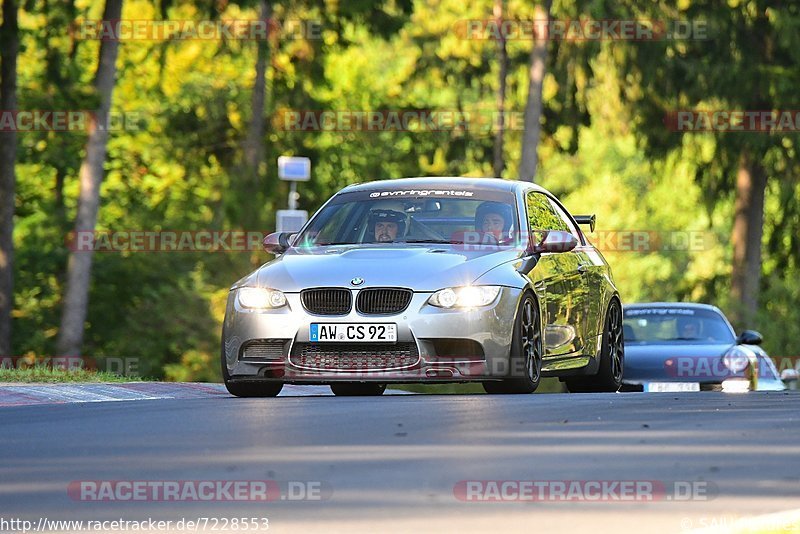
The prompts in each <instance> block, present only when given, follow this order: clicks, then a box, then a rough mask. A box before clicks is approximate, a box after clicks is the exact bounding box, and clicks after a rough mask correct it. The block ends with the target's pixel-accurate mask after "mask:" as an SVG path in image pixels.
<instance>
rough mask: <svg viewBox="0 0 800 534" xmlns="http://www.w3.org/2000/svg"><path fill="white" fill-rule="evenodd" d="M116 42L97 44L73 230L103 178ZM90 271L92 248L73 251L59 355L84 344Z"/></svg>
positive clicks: (117, 4)
mask: <svg viewBox="0 0 800 534" xmlns="http://www.w3.org/2000/svg"><path fill="white" fill-rule="evenodd" d="M121 14H122V0H106V6H105V11H104V13H103V20H119V19H120V17H121ZM118 49H119V42H118V41H116V40H113V39H110V40H104V41H102V42H101V44H100V60H99V64H98V66H97V73H96V74H95V79H94V85H95V90H96V91H97V94H98V96H99V97H100V107H99V108H98V109H97V112H96V115H95V117H94V118H93V119H92V120H90V125H89V139H88V141H87V143H86V156H85V157H84V160H83V163H82V164H81V169H80V196H79V198H78V214H77V215H76V217H75V233H76V235H79V233H80V232H93V231H94V228H95V224H96V223H97V212H98V210H99V207H100V184H101V183H102V181H103V175H104V169H103V164H104V163H105V159H106V148H107V147H106V145H107V143H108V129H107V125H108V115H109V110H110V109H111V96H112V93H113V91H114V79H115V77H116V63H117V51H118ZM91 272H92V252H91V251H86V252H82V251H75V252H72V253H71V254H70V257H69V262H68V264H67V284H66V290H65V296H64V303H63V308H62V311H61V328H60V329H59V331H58V341H57V350H58V354H59V355H62V356H77V355H79V354H80V352H81V347H82V346H83V333H84V322H85V321H86V311H87V308H88V305H89V283H90V280H91Z"/></svg>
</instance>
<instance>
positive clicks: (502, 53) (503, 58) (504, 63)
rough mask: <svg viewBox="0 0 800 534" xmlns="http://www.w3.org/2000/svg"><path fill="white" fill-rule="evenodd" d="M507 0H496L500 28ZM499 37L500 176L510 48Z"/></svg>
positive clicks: (497, 140) (499, 172)
mask: <svg viewBox="0 0 800 534" xmlns="http://www.w3.org/2000/svg"><path fill="white" fill-rule="evenodd" d="M504 3H505V0H494V13H493V14H494V20H495V22H496V23H497V27H498V28H502V27H503V12H504V9H503V4H504ZM499 35H500V37H499V38H498V39H497V62H498V64H499V67H500V68H499V74H498V75H499V77H500V80H499V82H500V83H499V84H498V90H497V133H496V134H495V138H494V165H493V168H494V176H495V177H497V178H500V177H501V176H502V175H503V169H505V160H504V159H503V142H504V139H503V138H504V137H505V111H506V77H507V76H508V50H507V49H506V37H505V35H504V34H503V33H502V32H499Z"/></svg>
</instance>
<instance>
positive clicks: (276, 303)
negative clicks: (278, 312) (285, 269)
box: [236, 287, 286, 310]
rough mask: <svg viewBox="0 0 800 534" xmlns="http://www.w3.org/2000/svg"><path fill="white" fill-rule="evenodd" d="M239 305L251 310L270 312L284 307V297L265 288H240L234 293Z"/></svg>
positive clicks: (274, 290) (278, 292) (276, 291)
mask: <svg viewBox="0 0 800 534" xmlns="http://www.w3.org/2000/svg"><path fill="white" fill-rule="evenodd" d="M236 298H237V299H239V304H240V305H241V306H242V307H244V308H250V309H253V310H271V309H275V308H282V307H283V306H286V295H284V294H283V292H282V291H278V290H277V289H270V288H267V287H241V288H239V289H238V291H237V292H236Z"/></svg>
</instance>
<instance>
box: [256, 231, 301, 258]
mask: <svg viewBox="0 0 800 534" xmlns="http://www.w3.org/2000/svg"><path fill="white" fill-rule="evenodd" d="M292 237H294V234H293V233H291V232H273V233H271V234H268V235H267V236H265V237H264V241H263V242H262V244H263V246H264V250H265V251H267V252H269V253H270V254H275V255H278V254H283V253H284V252H286V251H287V250H288V249H289V247H291V246H292V243H291V241H292Z"/></svg>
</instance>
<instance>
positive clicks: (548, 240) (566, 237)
mask: <svg viewBox="0 0 800 534" xmlns="http://www.w3.org/2000/svg"><path fill="white" fill-rule="evenodd" d="M577 246H578V240H577V239H576V238H575V236H574V235H572V234H571V233H570V232H565V231H563V230H550V231H548V232H547V233H546V234H545V236H544V239H542V240H541V241H540V242H539V243H537V244H534V245H533V247H532V250H531V252H533V253H534V254H541V253H543V252H555V253H558V252H569V251H570V250H572V249H574V248H575V247H577Z"/></svg>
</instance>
